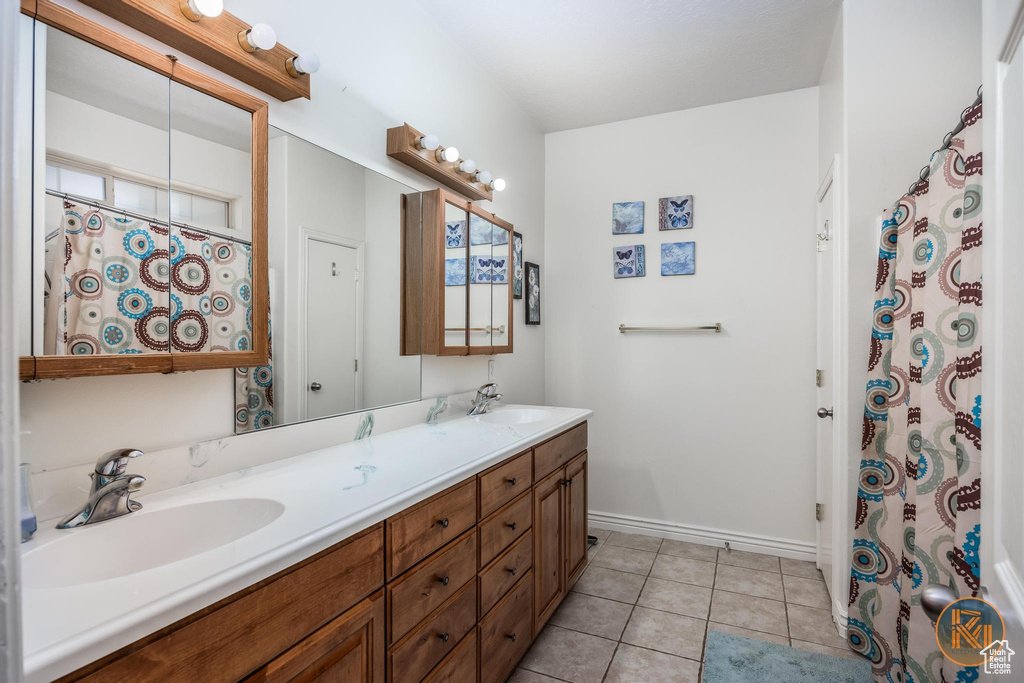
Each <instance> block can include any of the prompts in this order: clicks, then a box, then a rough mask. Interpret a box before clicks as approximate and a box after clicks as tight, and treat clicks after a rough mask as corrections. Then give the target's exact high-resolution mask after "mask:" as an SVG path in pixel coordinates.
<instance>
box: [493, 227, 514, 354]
mask: <svg viewBox="0 0 1024 683" xmlns="http://www.w3.org/2000/svg"><path fill="white" fill-rule="evenodd" d="M495 220H498V219H495ZM491 352H492V353H512V230H511V228H509V229H506V228H504V227H503V226H501V225H499V224H498V223H491Z"/></svg>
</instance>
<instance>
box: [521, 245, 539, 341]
mask: <svg viewBox="0 0 1024 683" xmlns="http://www.w3.org/2000/svg"><path fill="white" fill-rule="evenodd" d="M525 265H526V275H525V277H524V280H525V282H523V285H524V286H525V287H526V324H527V325H540V266H538V265H537V264H536V263H530V262H529V261H527V262H526V264H525Z"/></svg>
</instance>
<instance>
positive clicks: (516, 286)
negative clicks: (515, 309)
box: [512, 232, 523, 299]
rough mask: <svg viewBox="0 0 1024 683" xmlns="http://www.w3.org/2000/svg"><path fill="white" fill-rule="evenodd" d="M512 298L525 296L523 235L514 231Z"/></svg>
mask: <svg viewBox="0 0 1024 683" xmlns="http://www.w3.org/2000/svg"><path fill="white" fill-rule="evenodd" d="M512 298H513V299H522V298H523V236H522V235H520V234H519V233H518V232H513V233H512Z"/></svg>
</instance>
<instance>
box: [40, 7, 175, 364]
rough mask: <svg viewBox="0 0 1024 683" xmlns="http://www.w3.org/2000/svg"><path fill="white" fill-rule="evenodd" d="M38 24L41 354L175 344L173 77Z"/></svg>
mask: <svg viewBox="0 0 1024 683" xmlns="http://www.w3.org/2000/svg"><path fill="white" fill-rule="evenodd" d="M35 31H36V62H35V91H36V93H35V112H34V120H35V123H36V125H35V126H34V127H33V128H34V136H35V139H34V141H33V173H34V178H33V180H34V182H33V193H34V197H33V199H34V201H33V205H34V206H36V207H41V208H42V211H38V210H37V211H35V212H33V214H34V215H33V221H34V223H33V226H32V236H33V239H32V242H31V255H30V258H31V259H33V260H34V265H35V268H34V269H33V270H34V272H35V273H36V276H35V278H34V282H33V287H32V290H33V291H32V294H31V296H32V332H33V334H32V348H33V354H34V355H36V356H98V355H122V356H123V355H129V354H166V353H167V351H168V330H169V323H170V318H169V302H170V296H169V291H170V272H169V270H168V238H169V235H168V225H167V221H168V210H167V206H166V204H163V205H161V204H160V203H158V202H157V201H156V196H157V195H158V194H160V193H163V194H164V195H166V194H167V190H168V186H169V175H168V173H169V171H168V167H169V161H170V156H169V150H168V132H167V131H168V126H167V113H168V110H169V87H170V80H169V79H168V78H167V77H165V76H163V75H161V74H159V73H157V72H154V71H150V70H149V69H146V68H144V67H141V66H139V65H137V64H134V63H132V62H129V61H128V60H125V59H122V58H120V57H118V56H116V55H114V54H112V53H110V52H107V51H106V50H104V49H102V48H99V47H96V46H95V45H91V44H89V43H87V42H85V41H83V40H79V39H78V38H75V37H73V36H71V35H69V34H67V33H64V32H63V31H61V30H59V29H57V28H54V27H51V26H45V25H43V24H37V25H36V27H35ZM26 244H28V242H27V241H26Z"/></svg>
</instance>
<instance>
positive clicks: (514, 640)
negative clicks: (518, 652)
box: [505, 633, 516, 643]
mask: <svg viewBox="0 0 1024 683" xmlns="http://www.w3.org/2000/svg"><path fill="white" fill-rule="evenodd" d="M505 637H506V638H508V639H509V640H511V641H512V642H513V643H514V642H516V634H515V633H509V634H508V635H507V636H505Z"/></svg>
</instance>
